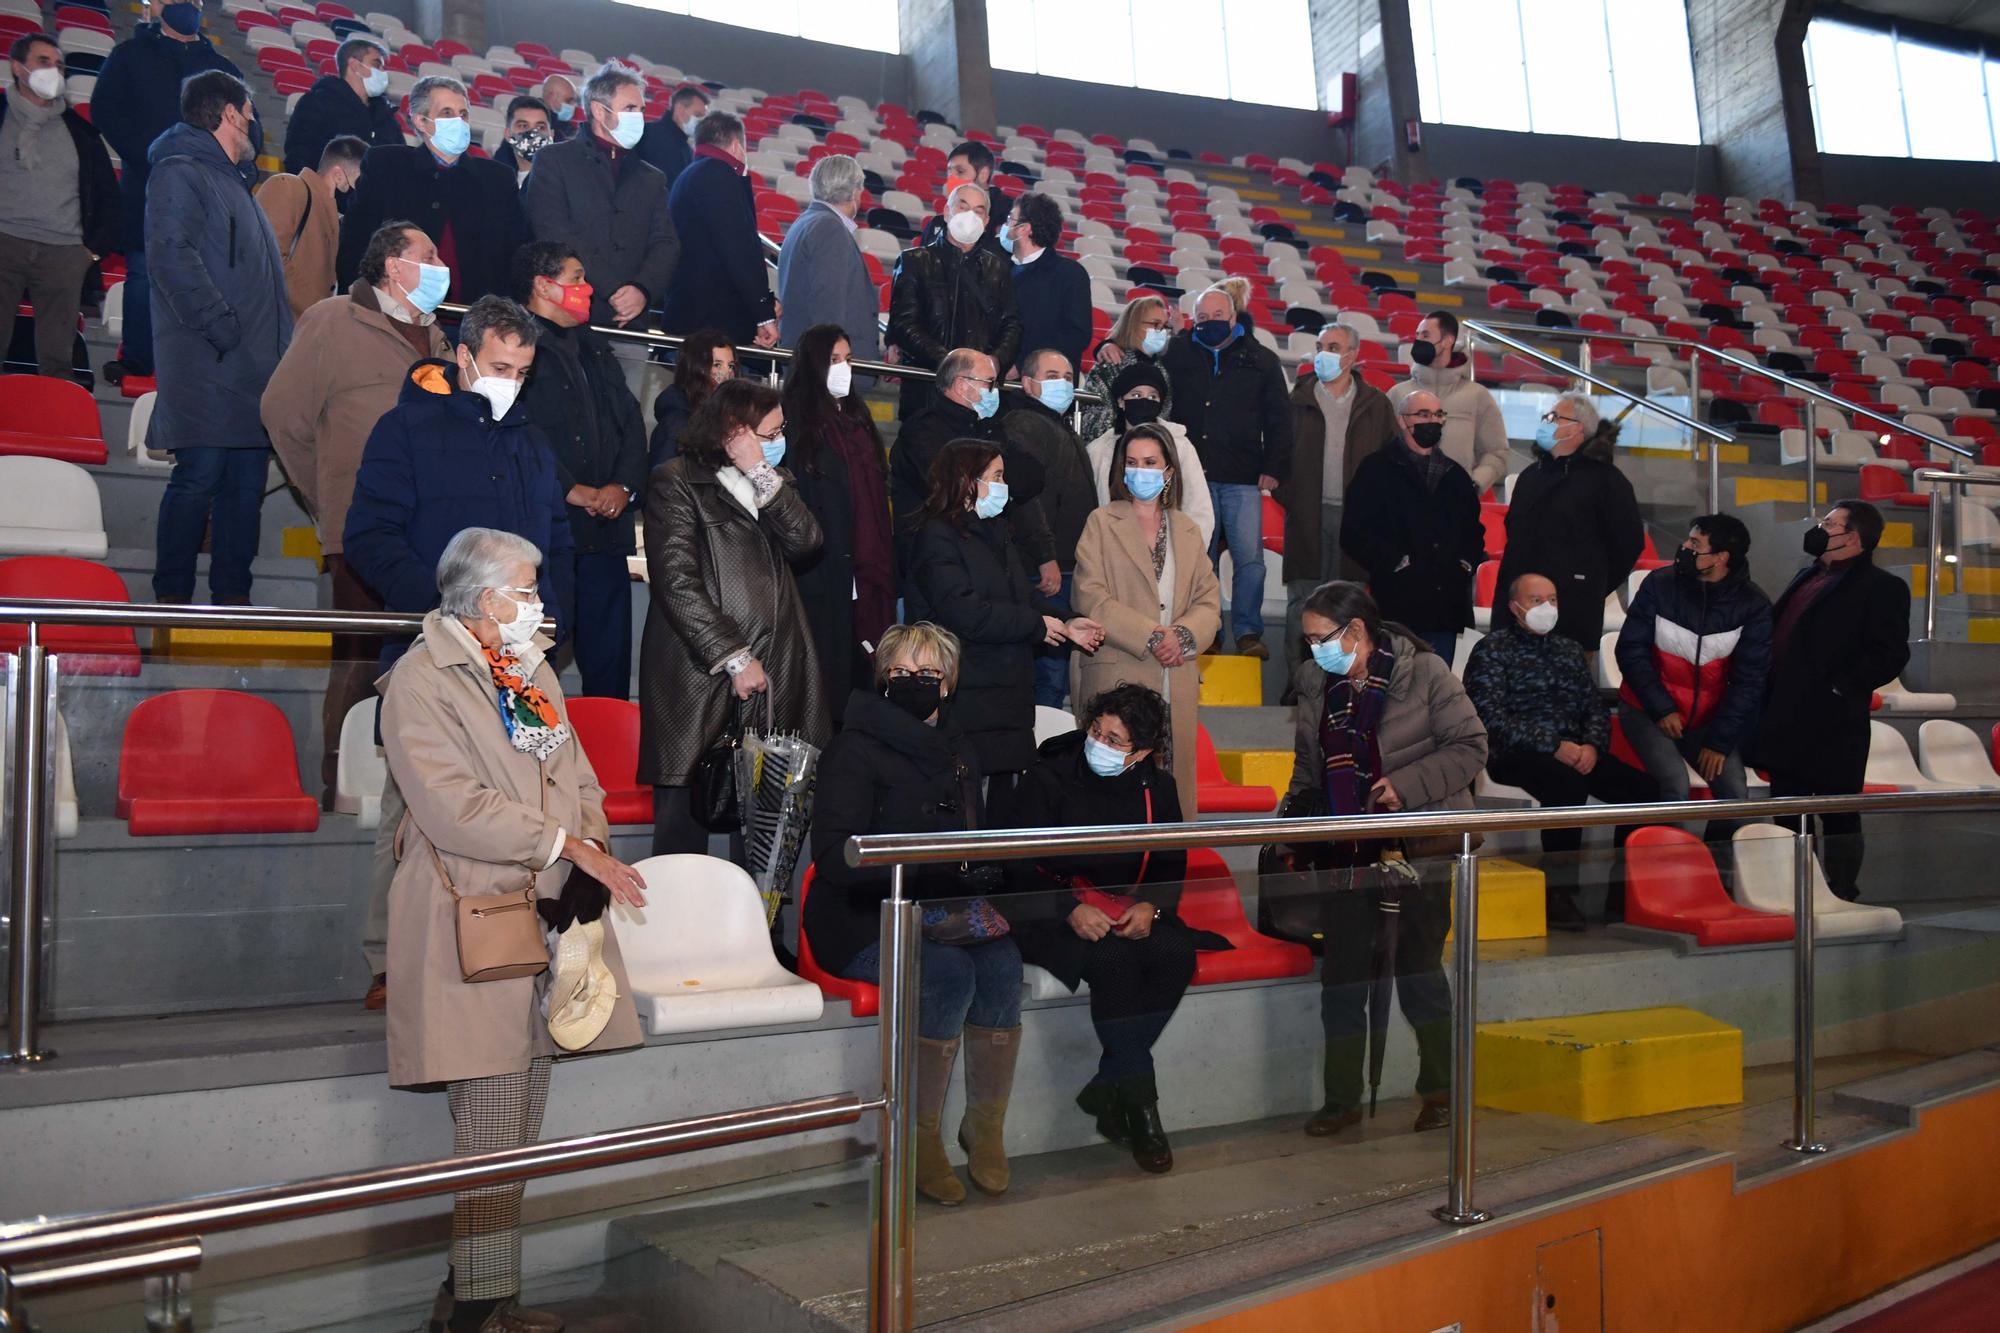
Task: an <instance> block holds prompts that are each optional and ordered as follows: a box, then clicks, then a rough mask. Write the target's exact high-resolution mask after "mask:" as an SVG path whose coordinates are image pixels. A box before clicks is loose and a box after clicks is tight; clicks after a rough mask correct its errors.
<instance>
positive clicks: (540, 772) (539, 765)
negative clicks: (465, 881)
mask: <svg viewBox="0 0 2000 1333" xmlns="http://www.w3.org/2000/svg"><path fill="white" fill-rule="evenodd" d="M535 787H536V789H537V790H539V791H540V792H541V794H542V813H543V814H544V815H546V814H548V812H549V778H548V771H547V764H546V763H545V762H544V761H542V760H537V761H536V762H535ZM403 818H404V820H405V821H407V822H408V824H409V825H410V826H411V827H413V828H414V827H416V820H415V818H413V817H412V816H411V814H410V812H409V810H407V809H405V810H404V811H403ZM417 832H419V833H422V832H423V830H422V829H417ZM401 836H402V835H401V833H400V832H398V834H397V839H398V841H400V840H401ZM424 846H426V847H428V848H430V852H431V864H432V865H434V866H436V867H437V872H438V878H439V879H440V880H443V881H444V891H445V892H446V893H449V894H450V895H451V900H452V901H453V902H459V901H461V900H462V899H463V898H464V896H465V895H463V894H461V893H460V892H459V891H458V886H457V885H455V884H453V883H452V882H451V872H450V871H448V870H446V869H445V868H444V858H443V857H441V856H439V855H438V849H437V844H436V843H434V842H432V841H431V840H430V836H429V835H428V834H426V835H425V837H424ZM535 873H536V872H534V871H530V872H529V873H528V882H529V883H530V884H533V883H534V878H535Z"/></svg>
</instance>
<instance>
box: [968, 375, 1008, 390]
mask: <svg viewBox="0 0 2000 1333" xmlns="http://www.w3.org/2000/svg"><path fill="white" fill-rule="evenodd" d="M965 378H966V379H967V380H968V381H970V382H971V383H973V384H982V385H985V386H986V387H987V388H989V389H990V388H992V387H993V386H994V385H996V384H998V383H999V382H1000V381H999V380H996V379H981V378H980V377H979V376H977V375H967V376H965Z"/></svg>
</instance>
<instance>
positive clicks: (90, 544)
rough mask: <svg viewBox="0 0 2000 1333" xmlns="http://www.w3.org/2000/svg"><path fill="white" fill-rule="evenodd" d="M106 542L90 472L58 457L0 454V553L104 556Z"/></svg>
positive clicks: (102, 520)
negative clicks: (2, 455)
mask: <svg viewBox="0 0 2000 1333" xmlns="http://www.w3.org/2000/svg"><path fill="white" fill-rule="evenodd" d="M107 545H108V543H107V541H106V539H105V536H104V505H103V502H102V501H101V500H99V498H98V495H97V481H96V479H95V478H93V477H92V476H91V475H90V473H88V472H86V471H85V470H84V469H82V468H80V467H78V466H77V465H76V464H74V463H65V462H63V461H62V460H61V459H58V458H32V457H28V456H14V457H6V458H0V555H73V556H78V557H80V558H82V559H85V560H102V559H103V558H104V553H105V550H106V547H107Z"/></svg>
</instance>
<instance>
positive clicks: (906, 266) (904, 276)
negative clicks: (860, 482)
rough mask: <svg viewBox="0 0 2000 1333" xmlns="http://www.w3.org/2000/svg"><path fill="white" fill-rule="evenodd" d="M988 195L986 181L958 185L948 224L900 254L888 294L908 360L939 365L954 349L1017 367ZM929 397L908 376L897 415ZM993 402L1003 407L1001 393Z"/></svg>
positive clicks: (1017, 334) (1014, 316)
mask: <svg viewBox="0 0 2000 1333" xmlns="http://www.w3.org/2000/svg"><path fill="white" fill-rule="evenodd" d="M989 199H990V196H989V194H988V193H987V191H986V189H985V187H983V186H980V185H976V184H972V183H970V182H968V183H966V184H963V185H960V186H959V187H958V188H957V189H955V190H953V191H952V192H951V196H950V198H948V199H947V200H946V201H945V208H944V216H945V225H944V230H943V231H941V232H940V233H939V234H938V236H937V238H936V239H935V240H932V241H929V242H927V243H925V244H923V245H917V246H912V247H911V248H910V249H908V250H905V251H903V253H902V254H901V255H899V256H898V257H897V259H896V272H895V277H894V279H893V280H892V285H891V288H890V295H889V342H890V343H891V344H892V345H893V346H896V347H898V348H901V349H902V354H903V359H904V360H905V361H907V362H908V363H909V364H911V365H914V366H921V367H925V368H933V367H939V366H942V364H943V362H944V358H945V354H946V353H947V352H949V351H951V350H952V349H953V348H955V347H966V348H971V349H973V350H975V351H979V352H984V353H986V354H987V355H988V356H990V357H991V358H992V359H993V361H994V362H995V363H996V364H998V365H1000V366H1003V367H1005V366H1011V365H1013V364H1014V360H1015V358H1016V357H1018V356H1019V355H1020V354H1021V313H1020V310H1019V308H1018V307H1017V306H1016V304H1015V300H1014V275H1013V272H1012V268H1013V266H1012V265H1011V264H1009V263H1008V262H1007V259H1006V258H1005V256H1004V255H1000V254H996V253H994V252H993V251H992V250H989V249H987V248H986V247H984V246H983V245H981V244H980V241H981V240H982V238H984V237H985V235H986V220H987V210H988V208H989ZM941 391H942V386H940V392H941ZM932 396H933V395H932V390H931V385H930V384H928V383H927V382H925V381H923V380H921V379H918V378H916V377H915V376H909V375H906V376H904V377H903V387H902V401H901V403H900V404H899V408H898V413H899V415H900V416H902V417H903V419H904V420H906V421H907V420H909V419H911V418H912V417H914V416H915V415H916V413H917V412H918V411H919V410H921V409H922V408H923V407H924V406H925V405H926V404H928V403H929V402H930V400H931V398H932ZM993 406H994V408H996V409H997V408H998V406H999V399H998V396H997V394H996V395H995V397H994V400H993ZM985 415H987V416H991V415H992V412H990V411H989V412H987V413H986V414H985Z"/></svg>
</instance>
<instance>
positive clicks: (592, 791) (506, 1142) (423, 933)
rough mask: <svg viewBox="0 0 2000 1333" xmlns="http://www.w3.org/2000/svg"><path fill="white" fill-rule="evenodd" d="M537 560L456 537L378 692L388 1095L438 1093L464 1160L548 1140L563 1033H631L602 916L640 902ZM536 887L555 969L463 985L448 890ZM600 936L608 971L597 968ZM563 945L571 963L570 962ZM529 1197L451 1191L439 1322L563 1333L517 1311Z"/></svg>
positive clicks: (573, 1040)
mask: <svg viewBox="0 0 2000 1333" xmlns="http://www.w3.org/2000/svg"><path fill="white" fill-rule="evenodd" d="M540 562H541V553H540V552H539V551H537V550H536V549H535V546H534V544H533V543H531V542H529V541H527V540H526V539H525V538H522V537H518V536H515V535H514V534H513V533H509V532H499V531H496V530H494V529H492V528H467V529H466V530H465V531H463V532H461V533H459V534H458V535H457V536H456V537H454V538H452V540H451V543H450V545H448V546H446V547H445V551H444V555H443V557H442V558H441V559H439V561H438V591H439V593H440V594H441V597H442V603H441V605H440V608H439V609H438V610H436V611H433V612H431V613H430V614H429V615H428V616H426V617H425V618H424V630H423V635H422V637H421V638H419V639H418V640H417V641H416V643H415V644H414V645H413V646H412V647H411V649H410V651H409V652H408V653H407V654H405V655H404V657H403V658H402V659H401V660H400V661H399V662H398V663H397V664H396V667H395V669H394V670H393V671H391V672H390V673H389V675H388V677H387V679H386V680H385V681H384V682H383V685H382V694H383V704H382V743H383V748H384V750H385V751H386V753H387V755H388V760H389V773H390V778H391V780H392V781H393V782H394V783H395V785H396V786H397V788H398V789H399V790H400V792H401V793H402V796H403V800H404V803H405V804H406V805H407V807H408V808H407V812H406V813H405V815H404V817H403V820H402V822H401V824H400V825H399V826H398V828H397V830H396V839H395V846H396V857H397V862H398V864H397V868H396V878H395V882H394V884H393V886H392V887H391V888H390V891H389V968H390V970H391V971H392V972H394V973H395V975H396V976H397V977H398V978H399V981H398V983H397V985H396V987H395V988H394V989H393V990H391V991H390V992H389V1082H390V1083H391V1084H393V1085H394V1086H396V1087H417V1086H422V1085H434V1084H439V1083H442V1084H444V1085H445V1091H446V1093H447V1094H448V1097H449V1100H450V1105H451V1116H452V1121H453V1123H454V1125H455V1127H456V1132H455V1135H454V1140H453V1151H454V1152H455V1153H458V1154H461V1155H462V1154H468V1153H479V1152H492V1151H496V1150H499V1149H504V1148H517V1147H523V1146H526V1145H527V1144H530V1143H533V1142H534V1141H535V1140H536V1139H537V1138H538V1137H539V1136H540V1134H541V1123H542V1108H543V1105H544V1104H545V1103H546V1101H547V1099H548V1089H549V1064H550V1061H551V1059H552V1058H553V1057H554V1055H555V1054H556V1051H557V1040H556V1038H557V1037H560V1038H562V1045H563V1046H564V1047H565V1048H567V1049H570V1050H582V1051H605V1050H612V1049H615V1048H617V1047H621V1046H634V1045H637V1044H638V1042H639V1039H640V1036H639V1019H638V1015H637V1013H636V1012H635V1011H634V1010H633V1007H632V1000H631V997H630V995H629V993H628V991H629V988H628V986H627V984H626V980H625V967H624V963H623V962H622V960H621V959H620V957H619V953H618V942H617V940H616V938H615V937H614V936H613V935H612V932H611V922H610V918H609V917H608V916H607V915H604V912H605V909H606V908H608V907H609V906H610V901H609V900H610V899H611V898H614V897H615V898H616V899H617V900H618V901H620V902H623V903H626V904H628V905H630V906H635V907H636V906H641V905H643V903H644V893H643V890H644V887H645V886H644V881H643V880H642V879H641V878H640V877H639V875H638V872H636V871H634V870H633V869H632V868H631V867H630V866H628V865H625V864H623V863H621V862H620V861H618V860H617V859H616V858H614V857H612V856H611V855H610V854H609V853H608V852H607V851H606V850H605V845H606V842H607V838H608V834H609V829H608V825H607V824H606V823H605V819H604V791H603V789H602V788H601V787H600V786H598V782H597V775H596V774H595V773H593V772H592V771H591V767H590V761H589V760H588V759H587V758H586V757H585V756H584V753H583V746H582V745H581V744H579V743H577V741H576V738H575V736H574V735H573V734H572V733H571V732H570V730H569V727H568V724H567V723H566V722H565V721H564V720H563V708H564V705H563V697H562V689H561V687H560V686H559V685H558V684H557V683H556V673H555V668H554V667H553V666H552V665H550V663H549V662H548V661H547V659H546V658H545V657H544V654H545V653H546V652H547V651H548V647H549V641H548V640H547V639H545V638H542V637H540V635H539V634H538V633H537V632H536V627H538V626H539V625H540V624H541V622H542V609H541V601H540V598H539V596H538V594H537V590H536V573H535V567H536V566H537V565H538V564H539V563H540ZM572 870H575V871H576V872H579V873H578V874H576V875H575V876H574V877H572V874H571V871H572ZM447 876H448V877H449V878H448V879H447V878H446V877H447ZM530 883H532V884H533V885H534V888H535V894H536V896H537V898H538V899H540V900H541V909H542V913H543V915H544V916H548V915H550V914H551V913H552V911H553V914H554V915H555V916H556V917H557V920H555V921H553V922H551V923H550V924H551V925H553V926H556V927H557V928H563V927H567V929H565V930H564V933H563V935H562V946H561V947H562V963H561V964H560V965H559V970H558V971H557V973H556V974H555V976H554V977H553V978H552V977H551V975H550V973H549V972H546V971H544V972H542V973H540V974H539V975H535V976H523V977H515V978H511V979H507V980H498V981H479V982H468V981H466V980H465V979H464V977H463V974H462V972H461V971H460V968H459V954H458V925H457V909H456V907H455V905H454V902H453V891H454V890H455V891H456V892H457V893H458V894H459V895H460V896H462V897H465V898H479V897H483V896H488V895H495V894H501V893H505V892H508V891H514V892H518V891H519V890H521V889H522V888H525V887H527V886H528V885H529V884H530ZM572 919H573V920H574V924H572ZM600 934H601V951H602V952H601V959H599V958H592V957H590V956H589V955H590V953H592V952H594V950H593V948H592V947H591V946H593V945H594V944H595V943H596V938H597V937H598V936H599V935H600ZM573 945H576V946H577V949H578V950H579V951H580V952H581V953H582V954H583V960H582V962H581V964H580V965H579V966H577V967H575V968H573V969H572V968H571V966H570V961H571V955H572V946H573ZM552 982H553V986H552ZM552 989H553V991H554V992H555V994H554V995H553V996H552V997H551V998H550V1001H549V1017H548V1018H547V1019H545V1018H544V1017H543V1013H542V1006H543V1001H544V995H545V994H546V993H548V992H550V991H551V990H552ZM565 1001H567V1002H565ZM552 1024H553V1025H555V1032H554V1034H553V1035H552V1031H551V1028H552ZM521 1192H522V1187H521V1186H520V1185H519V1184H515V1185H503V1186H497V1187H493V1188H487V1189H478V1190H472V1191H469V1192H467V1193H464V1194H460V1195H458V1196H456V1199H455V1200H454V1207H453V1215H452V1243H451V1271H450V1272H449V1274H448V1275H447V1276H446V1278H445V1285H444V1287H443V1288H442V1289H441V1290H440V1292H439V1294H438V1303H437V1308H436V1309H435V1310H434V1311H433V1313H432V1320H433V1324H434V1326H435V1325H437V1324H440V1323H442V1324H446V1325H448V1327H449V1328H450V1329H451V1330H453V1333H522V1331H523V1330H542V1331H544V1333H546V1331H547V1330H552V1329H558V1328H560V1327H561V1325H562V1321H561V1320H560V1319H557V1318H555V1317H554V1316H551V1315H546V1314H543V1313H541V1312H539V1311H534V1310H528V1309H525V1308H524V1307H522V1305H521V1304H520V1300H519V1297H520V1290H521V1236H520V1230H519V1226H520V1216H521Z"/></svg>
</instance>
